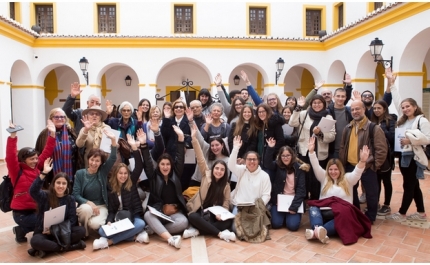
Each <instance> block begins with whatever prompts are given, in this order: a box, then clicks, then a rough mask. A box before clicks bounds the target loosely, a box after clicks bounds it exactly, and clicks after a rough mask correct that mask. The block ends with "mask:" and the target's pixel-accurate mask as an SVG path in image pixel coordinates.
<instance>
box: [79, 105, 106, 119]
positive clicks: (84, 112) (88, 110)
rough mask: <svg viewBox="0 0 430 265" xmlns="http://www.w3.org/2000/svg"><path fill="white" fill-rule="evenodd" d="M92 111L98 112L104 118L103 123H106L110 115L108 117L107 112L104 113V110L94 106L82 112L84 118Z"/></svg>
mask: <svg viewBox="0 0 430 265" xmlns="http://www.w3.org/2000/svg"><path fill="white" fill-rule="evenodd" d="M92 110H94V111H97V112H98V113H99V114H100V115H101V116H102V119H101V121H104V120H106V119H107V116H108V115H107V113H106V111H103V110H102V108H101V107H100V106H97V105H94V106H92V107H91V108H88V109H85V110H84V111H82V116H85V115H88V112H90V111H92Z"/></svg>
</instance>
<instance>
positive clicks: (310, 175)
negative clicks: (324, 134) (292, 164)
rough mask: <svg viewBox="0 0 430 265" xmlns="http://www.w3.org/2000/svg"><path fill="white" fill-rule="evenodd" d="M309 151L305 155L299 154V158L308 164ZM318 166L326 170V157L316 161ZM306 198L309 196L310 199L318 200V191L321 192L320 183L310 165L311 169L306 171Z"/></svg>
mask: <svg viewBox="0 0 430 265" xmlns="http://www.w3.org/2000/svg"><path fill="white" fill-rule="evenodd" d="M308 155H309V153H308V154H307V156H302V155H301V154H299V155H298V156H299V159H300V160H302V161H303V162H305V163H307V164H309V165H310V166H311V162H310V160H309V156H308ZM318 162H319V164H320V166H321V167H322V168H323V169H324V170H326V167H327V162H328V158H327V159H324V160H320V161H318ZM305 175H306V198H305V199H307V198H309V199H310V200H319V199H320V192H321V183H320V182H319V181H318V180H317V178H316V177H315V173H314V170H313V168H312V166H311V169H310V170H309V172H306V174H305Z"/></svg>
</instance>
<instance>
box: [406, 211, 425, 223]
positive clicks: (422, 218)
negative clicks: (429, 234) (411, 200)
mask: <svg viewBox="0 0 430 265" xmlns="http://www.w3.org/2000/svg"><path fill="white" fill-rule="evenodd" d="M406 219H407V220H415V221H427V215H426V214H425V213H424V214H420V213H413V214H411V215H408V216H406Z"/></svg>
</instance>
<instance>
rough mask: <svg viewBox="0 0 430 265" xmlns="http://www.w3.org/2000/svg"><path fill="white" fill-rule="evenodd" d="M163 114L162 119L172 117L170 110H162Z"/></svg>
mask: <svg viewBox="0 0 430 265" xmlns="http://www.w3.org/2000/svg"><path fill="white" fill-rule="evenodd" d="M163 114H164V117H166V118H170V117H171V116H172V109H170V108H166V109H163Z"/></svg>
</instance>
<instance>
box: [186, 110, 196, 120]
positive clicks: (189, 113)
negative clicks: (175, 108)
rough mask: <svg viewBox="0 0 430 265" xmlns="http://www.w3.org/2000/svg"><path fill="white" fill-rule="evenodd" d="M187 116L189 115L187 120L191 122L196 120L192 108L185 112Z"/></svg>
mask: <svg viewBox="0 0 430 265" xmlns="http://www.w3.org/2000/svg"><path fill="white" fill-rule="evenodd" d="M185 115H187V119H188V121H191V120H193V119H194V113H193V111H192V110H191V108H187V109H186V110H185Z"/></svg>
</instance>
